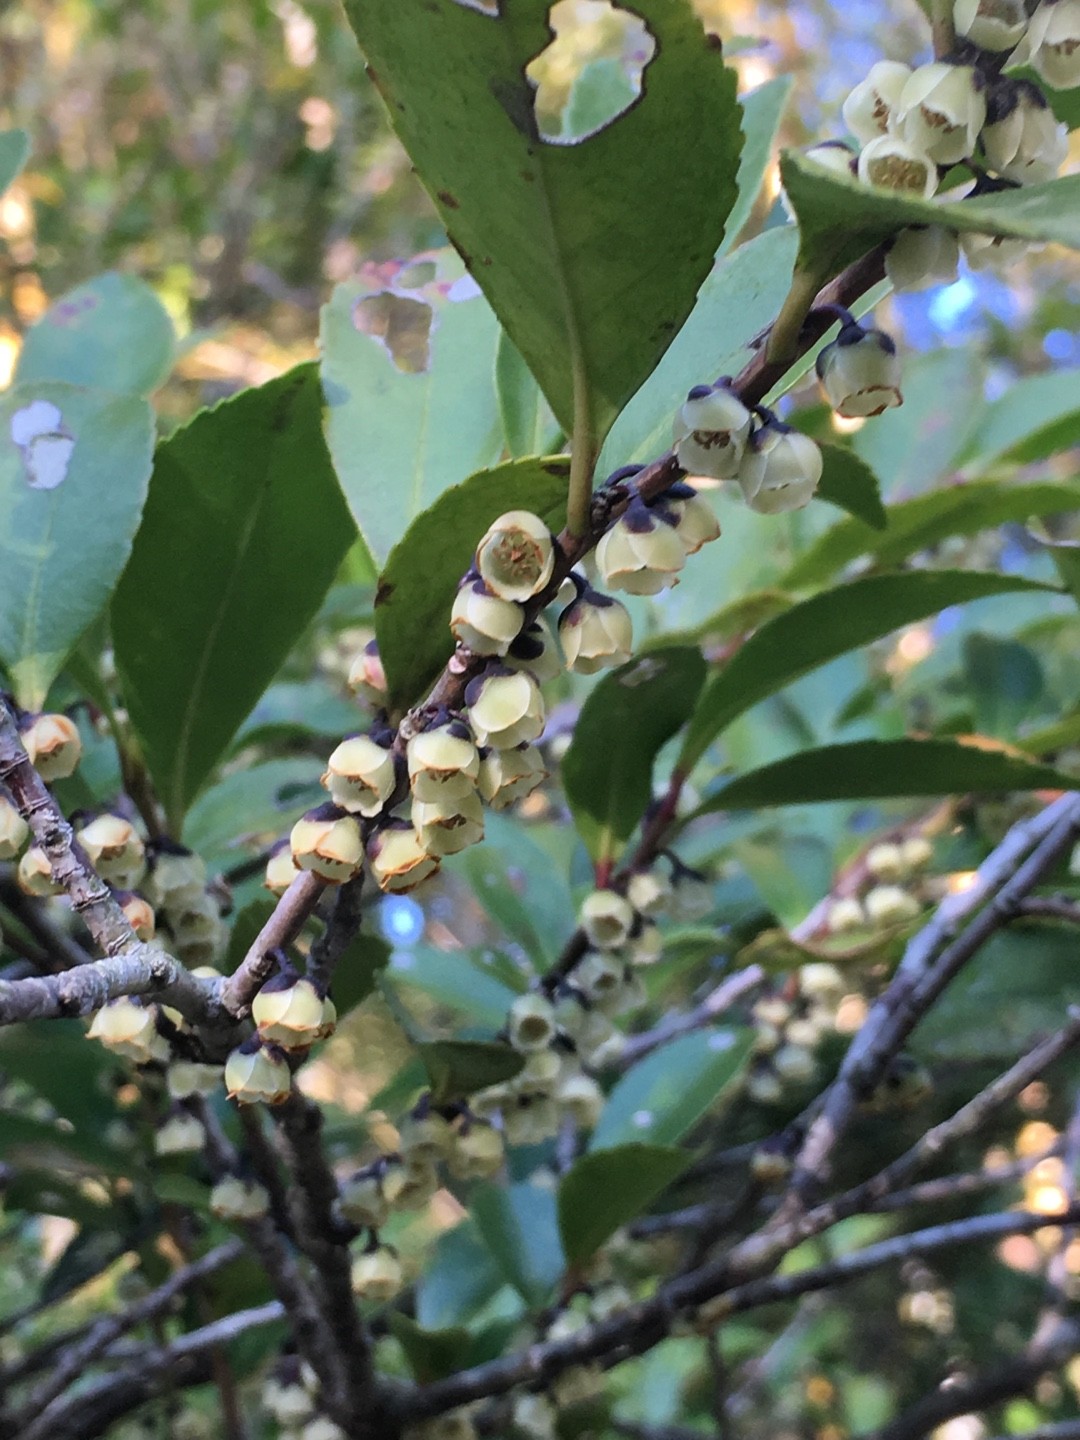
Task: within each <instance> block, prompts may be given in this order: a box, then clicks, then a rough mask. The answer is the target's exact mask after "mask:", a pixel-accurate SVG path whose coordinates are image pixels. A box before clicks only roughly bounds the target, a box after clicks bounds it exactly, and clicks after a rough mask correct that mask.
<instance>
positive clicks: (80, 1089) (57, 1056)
mask: <svg viewBox="0 0 1080 1440" xmlns="http://www.w3.org/2000/svg"><path fill="white" fill-rule="evenodd" d="M121 1068H122V1067H121V1065H120V1063H119V1062H118V1061H117V1060H116V1059H115V1058H114V1057H113V1056H112V1055H110V1054H109V1052H108V1051H107V1050H106V1049H105V1047H104V1046H102V1045H97V1044H90V1043H88V1042H87V1039H86V1029H85V1027H84V1026H83V1025H82V1024H81V1023H80V1022H79V1021H78V1020H35V1021H33V1022H31V1023H29V1024H25V1025H9V1026H6V1027H5V1028H4V1029H3V1030H2V1031H0V1071H2V1072H3V1073H4V1074H5V1075H7V1076H8V1077H10V1078H11V1079H16V1080H21V1081H23V1082H24V1084H26V1085H29V1086H30V1088H31V1089H32V1090H34V1091H35V1092H36V1093H37V1094H38V1095H40V1096H41V1097H42V1098H43V1099H45V1100H47V1101H48V1102H49V1104H50V1105H51V1106H52V1107H53V1109H54V1110H55V1111H56V1113H57V1114H58V1115H62V1116H63V1117H64V1119H65V1120H70V1121H71V1123H72V1125H74V1126H75V1128H76V1129H77V1130H79V1131H82V1132H84V1133H87V1134H98V1135H100V1134H101V1133H102V1132H103V1131H104V1130H105V1129H106V1128H107V1127H108V1124H109V1122H110V1120H112V1119H114V1118H115V1116H116V1113H117V1111H116V1105H115V1103H114V1100H113V1093H114V1087H115V1082H116V1079H117V1076H118V1075H119V1074H120V1073H121Z"/></svg>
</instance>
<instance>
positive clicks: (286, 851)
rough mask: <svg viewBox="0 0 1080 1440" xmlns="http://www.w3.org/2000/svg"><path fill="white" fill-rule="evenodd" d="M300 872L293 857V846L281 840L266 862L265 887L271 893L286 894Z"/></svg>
mask: <svg viewBox="0 0 1080 1440" xmlns="http://www.w3.org/2000/svg"><path fill="white" fill-rule="evenodd" d="M299 874H300V871H299V870H298V869H297V868H296V862H295V861H294V860H293V858H292V847H291V846H290V845H289V842H288V841H287V840H279V841H278V843H277V844H276V845H275V846H274V848H273V850H271V852H270V858H269V859H268V860H267V862H266V876H265V878H264V880H263V889H264V890H269V891H270V894H271V895H278V896H280V895H284V894H285V891H286V890H287V889H288V888H289V886H290V885H291V884H292V882H293V881H294V880H295V879H296V877H297V876H298V875H299Z"/></svg>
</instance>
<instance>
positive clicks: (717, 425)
mask: <svg viewBox="0 0 1080 1440" xmlns="http://www.w3.org/2000/svg"><path fill="white" fill-rule="evenodd" d="M750 425H751V415H750V411H749V410H748V409H747V408H746V406H745V405H744V404H743V402H742V401H741V400H740V398H739V397H738V395H736V393H735V391H734V390H732V389H731V387H730V386H729V385H724V384H720V385H697V386H695V387H694V389H693V390H691V391H690V394H689V395H688V396H687V397H686V400H685V401H684V402H683V404H682V405H681V406H680V407H679V409H678V411H677V412H676V415H675V422H674V426H673V436H674V441H675V458H676V459H677V460H678V462H679V464H680V465H681V466H682V468H683V469H684V470H685V471H686V472H687V473H688V474H690V475H704V476H706V477H707V478H709V479H711V480H730V479H732V478H733V477H734V475H735V474H736V472H737V471H738V468H739V461H740V460H741V459H742V452H743V449H744V448H745V445H746V439H747V436H748V435H749V434H750Z"/></svg>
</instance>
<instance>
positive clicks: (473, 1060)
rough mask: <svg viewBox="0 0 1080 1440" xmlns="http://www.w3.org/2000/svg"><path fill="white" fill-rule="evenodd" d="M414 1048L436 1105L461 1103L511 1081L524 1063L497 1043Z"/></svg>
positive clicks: (436, 1043)
mask: <svg viewBox="0 0 1080 1440" xmlns="http://www.w3.org/2000/svg"><path fill="white" fill-rule="evenodd" d="M416 1048H417V1051H418V1052H419V1055H420V1059H421V1061H422V1062H423V1065H424V1069H425V1070H426V1071H427V1073H428V1079H429V1081H430V1083H431V1098H432V1101H433V1102H434V1104H436V1105H448V1104H450V1102H451V1101H454V1100H464V1099H466V1098H467V1097H468V1096H469V1095H472V1094H473V1093H474V1092H475V1091H477V1090H486V1089H487V1087H488V1086H489V1085H501V1084H502V1082H503V1081H504V1080H512V1079H513V1078H514V1076H515V1075H517V1074H518V1073H519V1071H520V1070H521V1067H522V1065H523V1064H524V1063H525V1062H524V1060H523V1059H522V1057H521V1056H520V1055H519V1054H518V1052H517V1051H516V1050H513V1049H511V1048H510V1046H509V1045H504V1044H502V1043H501V1042H499V1041H485V1040H430V1041H428V1042H427V1043H426V1044H424V1045H418V1046H417V1047H416Z"/></svg>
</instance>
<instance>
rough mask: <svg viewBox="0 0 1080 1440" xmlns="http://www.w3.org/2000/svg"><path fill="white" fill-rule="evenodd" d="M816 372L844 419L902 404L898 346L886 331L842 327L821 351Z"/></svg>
mask: <svg viewBox="0 0 1080 1440" xmlns="http://www.w3.org/2000/svg"><path fill="white" fill-rule="evenodd" d="M817 375H818V379H819V380H820V381H821V388H822V390H823V391H824V392H825V398H826V399H827V400H828V402H829V404H830V405H831V406H832V408H833V409H834V410H835V411H836V413H837V415H840V416H842V417H843V418H844V419H845V420H854V419H862V418H869V417H871V416H874V415H880V414H881V412H882V411H883V410H888V409H889V408H890V406H893V405H900V404H902V403H903V396H902V395H901V393H900V361H899V359H898V357H897V354H896V346H895V344H894V343H893V341H892V339H891V337H890V336H888V335H886V334H885V332H884V331H883V330H864V329H863V328H862V326H861V325H857V324H854V325H845V326H843V327H842V328H841V330H840V334H839V335H838V336H837V338H836V339H835V340H834V341H833V342H832V344H831V345H826V346H825V347H824V348H823V349H822V350H821V351H819V353H818V357H817Z"/></svg>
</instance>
